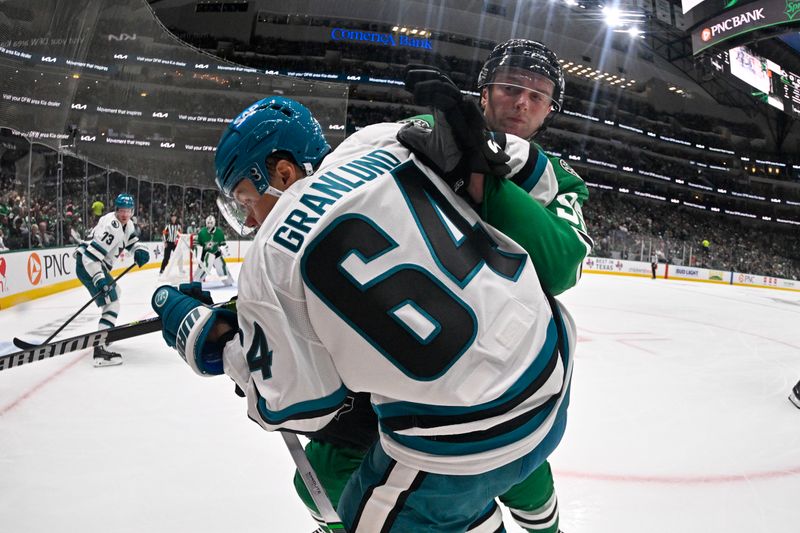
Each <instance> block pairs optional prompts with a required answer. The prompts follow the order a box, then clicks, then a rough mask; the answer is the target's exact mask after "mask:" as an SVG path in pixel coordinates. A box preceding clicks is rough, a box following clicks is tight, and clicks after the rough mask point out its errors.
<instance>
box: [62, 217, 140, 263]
mask: <svg viewBox="0 0 800 533" xmlns="http://www.w3.org/2000/svg"><path fill="white" fill-rule="evenodd" d="M144 247H145V246H144V244H141V243H139V230H138V229H137V227H136V224H134V223H133V221H132V220H129V221H128V222H126V223H125V224H124V225H123V224H122V223H121V222H120V221H119V220H117V216H116V215H115V214H114V212H111V213H106V214H105V215H103V216H102V217H100V220H98V221H97V225H96V226H95V227H94V229H93V230H92V232H91V233H90V234H89V238H88V239H87V240H85V241H84V242H82V243H80V244H79V245H78V247H77V248H76V249H75V253H74V255H77V254H78V253H80V254H82V255H83V256H84V257H85V258H86V259H88V261H86V260H85V261H84V262H83V264H84V266H85V267H86V269H87V271H89V270H90V269H91V263H96V264H97V266H98V267H99V265H100V262H102V264H104V265H105V266H106V268H107V269H109V270H111V268H112V267H113V266H114V261H116V259H117V257H119V255H120V254H121V253H122V251H123V250H126V251H128V252H131V253H133V252H134V251H136V250H137V249H138V248H144ZM98 271H99V270H98ZM95 273H96V272H91V271H90V272H89V274H90V275H94V274H95Z"/></svg>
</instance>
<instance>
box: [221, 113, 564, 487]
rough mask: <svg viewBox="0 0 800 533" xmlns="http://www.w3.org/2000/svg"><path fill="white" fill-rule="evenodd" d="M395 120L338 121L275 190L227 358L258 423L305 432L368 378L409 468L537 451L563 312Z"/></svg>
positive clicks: (522, 151)
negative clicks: (343, 125) (322, 148)
mask: <svg viewBox="0 0 800 533" xmlns="http://www.w3.org/2000/svg"><path fill="white" fill-rule="evenodd" d="M399 127H400V126H399V125H396V124H378V125H374V126H370V127H367V128H364V129H363V130H361V131H360V132H358V133H356V134H355V135H352V136H351V137H349V138H348V139H347V140H345V141H344V142H343V143H342V144H341V145H340V146H339V147H338V148H337V150H336V151H335V152H333V153H332V154H331V155H329V156H328V157H327V158H326V159H325V160H324V162H323V166H322V167H321V168H320V169H319V170H318V171H317V172H316V173H315V174H314V176H312V177H309V178H307V179H305V180H302V181H300V182H298V183H296V184H295V185H294V186H292V187H291V188H290V189H289V190H288V191H286V192H285V193H284V194H283V195H282V196H281V198H280V200H279V201H278V203H277V204H276V206H275V208H274V209H273V210H272V212H271V213H270V214H269V216H268V218H267V220H266V221H265V223H264V224H263V225H262V227H261V229H260V230H259V232H258V234H257V236H256V239H255V242H254V243H253V245H252V247H251V248H250V250H249V251H248V253H247V256H246V257H245V261H244V264H243V267H242V270H241V273H240V277H239V299H238V301H237V312H238V317H239V326H240V327H241V329H242V333H243V335H242V340H241V343H240V342H239V341H232V342H230V343H228V345H227V346H226V348H225V352H224V366H225V372H226V373H227V374H228V375H230V376H231V377H233V378H234V380H235V381H236V382H237V383H238V385H239V386H240V387H241V388H242V389H243V390H244V391H245V392H246V394H247V398H248V414H249V416H250V417H251V418H252V419H253V420H255V421H257V422H258V423H259V424H261V426H263V427H264V428H266V429H269V430H275V429H281V428H282V429H288V430H293V431H302V432H307V431H314V430H317V429H320V428H321V427H323V426H324V425H325V424H327V423H328V422H329V421H330V420H331V419H332V418H333V416H334V415H335V413H336V411H337V410H338V409H339V408H340V407H341V406H342V403H343V402H344V400H345V396H346V393H347V389H349V390H352V391H357V392H361V391H367V392H370V393H372V402H373V407H374V409H375V411H376V412H377V414H378V418H379V421H380V438H381V444H382V446H383V448H384V449H385V451H386V453H387V454H389V455H390V456H391V457H392V458H394V459H396V460H397V461H399V462H402V463H404V464H407V465H410V466H413V467H415V468H418V469H421V470H426V471H429V472H435V473H445V474H474V473H480V472H485V471H488V470H491V469H494V468H497V467H499V466H502V465H504V464H507V463H509V462H511V461H513V460H515V459H517V458H519V457H521V456H523V455H525V454H527V453H529V452H531V451H533V450H534V449H536V448H541V449H542V450H545V451H543V453H544V454H545V455H546V454H547V453H549V451H550V450H552V449H553V448H554V447H555V444H557V442H558V440H560V437H561V434H562V433H563V429H564V424H565V417H566V405H567V403H568V401H567V398H568V386H569V380H570V375H571V372H572V356H571V352H572V347H571V346H572V345H573V344H574V341H573V340H572V339H574V333H573V332H574V326H573V324H572V321H571V319H570V318H569V316H568V315H567V314H566V313H564V312H563V311H562V310H561V309H560V308H559V307H558V306H557V305H556V304H555V303H553V302H548V299H547V298H546V296H545V295H544V293H543V291H542V289H541V287H540V285H539V281H538V279H537V276H536V272H535V271H534V268H533V266H532V263H531V261H530V258H529V257H528V256H527V255H526V253H525V251H524V250H523V249H522V248H521V247H520V246H518V245H517V244H516V243H515V242H513V241H512V240H511V239H509V238H508V237H506V236H505V235H503V234H502V233H500V232H499V231H497V230H495V229H494V228H492V227H490V226H487V225H485V224H484V223H483V222H481V221H480V219H479V218H478V216H477V214H476V213H475V212H474V211H473V210H472V209H471V208H470V207H469V206H468V205H467V203H466V202H464V201H463V199H461V198H460V197H457V196H456V195H455V194H454V193H452V191H451V190H450V189H449V188H448V187H447V186H446V185H445V184H444V183H443V182H441V180H439V178H438V177H437V176H436V175H435V174H434V173H433V172H432V171H431V170H430V169H428V168H427V167H425V166H424V165H422V163H420V162H418V161H417V160H416V158H415V157H414V156H413V155H412V154H411V153H410V152H409V151H408V150H407V149H405V148H404V147H402V146H401V145H400V144H399V143H398V142H396V140H395V135H396V132H397V129H398V128H399ZM518 141H519V142H520V143H521V144H519V150H516V149H515V148H514V147H513V146H510V147H509V150H508V151H509V152H510V153H511V155H512V161H511V166H512V169H515V170H519V169H520V168H522V167H523V166H524V165H525V160H524V159H525V158H526V157H527V154H528V152H529V148H528V143H527V142H525V141H522V140H518ZM515 142H516V141H515ZM523 144H524V146H523ZM515 150H516V151H515ZM515 153H516V154H517V156H515V155H514V154H515Z"/></svg>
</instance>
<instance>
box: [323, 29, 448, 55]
mask: <svg viewBox="0 0 800 533" xmlns="http://www.w3.org/2000/svg"><path fill="white" fill-rule="evenodd" d="M331 40H332V41H355V42H367V43H375V44H379V45H381V46H406V47H408V48H424V49H426V50H433V45H432V44H431V41H430V39H420V38H417V37H412V36H410V35H394V34H391V33H378V32H374V31H361V30H348V29H347V28H333V29H332V30H331Z"/></svg>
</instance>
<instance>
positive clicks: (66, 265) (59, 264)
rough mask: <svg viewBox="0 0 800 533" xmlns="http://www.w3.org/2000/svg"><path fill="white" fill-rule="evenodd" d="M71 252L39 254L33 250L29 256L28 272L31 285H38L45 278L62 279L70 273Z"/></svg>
mask: <svg viewBox="0 0 800 533" xmlns="http://www.w3.org/2000/svg"><path fill="white" fill-rule="evenodd" d="M69 258H70V254H69V252H55V253H48V254H42V255H39V254H38V253H36V252H31V254H30V255H29V256H28V264H27V268H26V270H27V273H28V281H29V282H30V284H31V285H33V286H37V285H39V284H40V283H41V282H42V281H44V280H51V279H60V278H63V277H64V276H68V275H70V274H71V273H72V272H71V269H70V266H71V264H70V261H69Z"/></svg>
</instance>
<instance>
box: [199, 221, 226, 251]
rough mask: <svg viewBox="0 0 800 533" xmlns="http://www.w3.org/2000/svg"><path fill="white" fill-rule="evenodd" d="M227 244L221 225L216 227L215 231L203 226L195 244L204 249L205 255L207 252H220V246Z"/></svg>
mask: <svg viewBox="0 0 800 533" xmlns="http://www.w3.org/2000/svg"><path fill="white" fill-rule="evenodd" d="M224 244H225V235H224V234H223V233H222V230H221V229H219V227H216V228H214V231H213V233H212V232H210V231H208V228H203V229H201V230H200V232H199V233H198V234H197V240H196V241H195V245H196V246H199V247H201V248H202V249H203V256H205V255H206V254H214V255H218V254H220V250H219V247H220V246H222V245H224Z"/></svg>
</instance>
